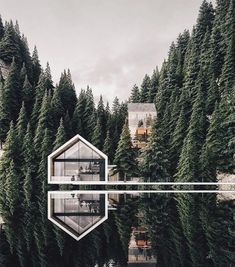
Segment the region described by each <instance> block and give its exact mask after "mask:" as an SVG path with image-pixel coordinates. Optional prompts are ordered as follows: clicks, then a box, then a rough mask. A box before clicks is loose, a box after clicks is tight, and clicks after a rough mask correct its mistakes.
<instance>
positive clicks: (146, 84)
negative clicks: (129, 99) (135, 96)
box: [140, 74, 151, 103]
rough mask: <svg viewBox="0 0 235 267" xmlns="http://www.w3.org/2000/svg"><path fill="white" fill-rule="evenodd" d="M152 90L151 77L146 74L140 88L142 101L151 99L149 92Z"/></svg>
mask: <svg viewBox="0 0 235 267" xmlns="http://www.w3.org/2000/svg"><path fill="white" fill-rule="evenodd" d="M150 91H151V79H150V77H149V76H148V75H147V74H146V75H145V76H144V79H143V82H142V84H141V88H140V102H142V103H147V102H148V100H149V92H150Z"/></svg>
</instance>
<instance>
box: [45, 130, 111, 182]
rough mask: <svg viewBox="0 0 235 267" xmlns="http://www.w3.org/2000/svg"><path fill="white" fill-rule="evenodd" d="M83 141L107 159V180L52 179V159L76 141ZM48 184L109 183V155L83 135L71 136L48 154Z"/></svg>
mask: <svg viewBox="0 0 235 267" xmlns="http://www.w3.org/2000/svg"><path fill="white" fill-rule="evenodd" d="M79 140H80V141H82V142H83V143H84V144H85V145H87V146H88V147H89V148H91V149H92V150H94V151H95V152H96V153H97V154H99V155H100V156H101V157H102V158H103V159H104V160H105V180H104V181H60V182H58V181H51V171H52V164H53V162H52V160H53V158H54V157H56V156H57V155H58V154H60V153H61V152H62V151H65V150H66V148H67V147H70V146H71V144H73V143H76V141H79ZM47 165H48V184H74V185H79V184H107V182H108V156H107V155H105V154H104V153H103V152H102V151H100V150H99V149H98V148H96V147H95V146H94V145H92V144H91V143H90V142H88V141H87V140H86V139H84V138H83V137H82V136H81V135H79V134H77V135H75V136H74V137H73V138H71V139H70V140H69V141H67V142H66V143H64V144H63V145H62V146H60V147H59V148H57V149H56V150H55V151H53V152H52V153H51V154H50V155H49V156H48V164H47Z"/></svg>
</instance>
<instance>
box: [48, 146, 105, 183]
mask: <svg viewBox="0 0 235 267" xmlns="http://www.w3.org/2000/svg"><path fill="white" fill-rule="evenodd" d="M53 180H54V181H55V180H56V181H104V180H105V159H104V158H102V157H101V156H100V155H99V154H98V153H96V152H95V151H94V150H93V149H91V148H90V147H88V146H87V145H86V144H84V143H83V142H81V141H78V142H77V143H75V144H74V145H72V146H71V147H70V148H68V149H67V150H65V151H64V152H63V153H62V154H60V155H59V156H58V157H56V158H55V159H53V176H52V181H53Z"/></svg>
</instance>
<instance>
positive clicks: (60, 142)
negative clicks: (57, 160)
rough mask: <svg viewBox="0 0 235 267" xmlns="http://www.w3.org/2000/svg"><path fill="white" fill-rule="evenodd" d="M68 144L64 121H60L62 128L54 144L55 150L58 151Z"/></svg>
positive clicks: (60, 127)
mask: <svg viewBox="0 0 235 267" xmlns="http://www.w3.org/2000/svg"><path fill="white" fill-rule="evenodd" d="M65 142H66V134H65V130H64V124H63V119H62V118H61V119H60V126H59V128H58V130H57V134H56V139H55V142H54V144H53V149H54V150H56V149H57V148H59V147H60V146H62V145H63V144H64V143H65Z"/></svg>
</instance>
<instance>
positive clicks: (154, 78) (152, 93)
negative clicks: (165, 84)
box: [148, 67, 160, 103]
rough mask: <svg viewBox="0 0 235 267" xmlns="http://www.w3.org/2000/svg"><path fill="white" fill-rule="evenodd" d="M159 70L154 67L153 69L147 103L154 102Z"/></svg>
mask: <svg viewBox="0 0 235 267" xmlns="http://www.w3.org/2000/svg"><path fill="white" fill-rule="evenodd" d="M159 76H160V73H159V70H158V68H157V67H156V69H155V70H154V71H153V74H152V76H151V89H150V91H149V99H148V102H149V103H153V102H155V98H156V95H157V91H158V86H159Z"/></svg>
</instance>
